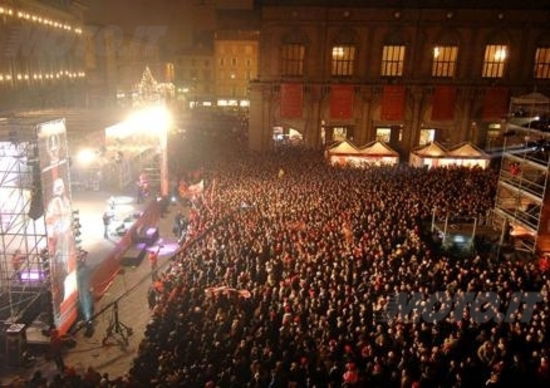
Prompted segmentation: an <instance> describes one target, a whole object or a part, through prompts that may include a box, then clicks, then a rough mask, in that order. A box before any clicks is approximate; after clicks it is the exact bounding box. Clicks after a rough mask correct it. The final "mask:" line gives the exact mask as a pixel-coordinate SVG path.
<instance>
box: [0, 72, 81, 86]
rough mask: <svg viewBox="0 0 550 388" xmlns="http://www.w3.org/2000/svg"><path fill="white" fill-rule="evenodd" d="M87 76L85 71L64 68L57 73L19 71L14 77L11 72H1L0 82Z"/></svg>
mask: <svg viewBox="0 0 550 388" xmlns="http://www.w3.org/2000/svg"><path fill="white" fill-rule="evenodd" d="M85 77H86V73H85V72H84V71H69V70H62V71H58V72H57V73H32V74H30V73H18V74H16V75H15V77H13V76H12V75H11V74H1V73H0V84H2V83H6V82H11V81H12V80H14V81H29V80H31V79H32V80H34V81H42V80H54V79H58V80H62V79H82V78H85Z"/></svg>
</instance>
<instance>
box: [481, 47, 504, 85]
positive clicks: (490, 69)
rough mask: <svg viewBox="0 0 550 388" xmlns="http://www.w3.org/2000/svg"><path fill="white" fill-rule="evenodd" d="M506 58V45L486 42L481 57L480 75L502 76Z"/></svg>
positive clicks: (488, 76) (487, 76) (486, 76)
mask: <svg viewBox="0 0 550 388" xmlns="http://www.w3.org/2000/svg"><path fill="white" fill-rule="evenodd" d="M507 58H508V45H506V44H488V45H486V46H485V55H484V57H483V69H482V76H483V77H484V78H502V77H503V76H504V65H505V64H506V59H507Z"/></svg>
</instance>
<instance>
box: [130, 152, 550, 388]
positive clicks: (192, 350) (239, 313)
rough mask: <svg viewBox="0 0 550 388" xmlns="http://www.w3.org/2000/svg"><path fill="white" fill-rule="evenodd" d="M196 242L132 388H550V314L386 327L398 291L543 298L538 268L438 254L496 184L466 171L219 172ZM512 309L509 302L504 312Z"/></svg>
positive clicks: (161, 301)
mask: <svg viewBox="0 0 550 388" xmlns="http://www.w3.org/2000/svg"><path fill="white" fill-rule="evenodd" d="M207 180H208V181H209V182H210V189H208V188H207V189H206V190H205V193H204V194H203V196H202V197H201V198H199V199H198V200H197V201H196V202H195V207H194V209H193V212H194V213H195V215H194V216H193V217H192V218H191V222H190V225H189V228H190V229H191V233H189V238H194V242H193V243H192V244H190V245H189V247H188V248H187V249H186V250H185V253H184V254H183V255H181V256H179V257H177V258H175V260H174V261H173V262H172V263H171V264H170V265H169V268H167V269H166V270H165V271H164V272H163V273H162V275H160V278H159V279H158V281H157V282H155V285H154V287H153V288H152V291H151V296H152V298H150V306H151V307H152V309H153V312H152V320H151V322H150V324H149V325H148V327H147V330H146V335H145V339H144V341H143V343H142V344H141V346H140V350H139V355H138V357H137V358H136V360H135V363H134V366H133V368H132V369H131V371H130V374H129V377H128V381H129V383H130V384H137V385H142V386H182V387H270V388H276V387H360V386H365V387H403V388H408V387H477V386H492V387H496V386H518V385H519V384H521V383H522V382H523V381H529V384H530V386H546V384H547V383H548V381H549V380H548V378H549V376H548V373H549V369H548V355H549V354H548V353H549V346H548V345H549V341H548V337H547V327H548V324H549V316H550V311H549V309H548V304H547V303H546V302H545V303H540V304H537V305H536V306H535V311H534V314H533V317H532V319H530V320H529V321H528V322H520V320H519V318H520V316H521V309H520V312H518V314H517V318H518V319H517V320H513V322H509V323H505V322H502V321H500V322H499V321H497V320H490V321H488V322H484V323H481V322H477V321H476V320H475V319H472V317H471V315H469V314H468V313H467V312H466V311H464V314H463V316H454V315H453V313H451V314H450V315H449V316H448V317H447V318H445V319H443V320H441V321H438V322H423V321H422V320H410V319H406V317H402V316H399V317H395V318H394V319H384V314H383V311H384V306H386V305H387V304H388V303H389V301H390V299H391V298H392V296H393V295H395V294H396V293H398V292H401V293H402V292H405V293H413V292H419V293H422V294H424V295H429V294H430V293H433V292H436V291H445V292H447V293H453V294H460V293H463V292H465V291H494V292H497V293H498V294H499V296H500V297H501V299H502V300H503V301H506V300H509V299H510V297H511V294H512V292H514V291H518V290H525V291H540V292H542V294H543V297H544V300H545V301H547V292H548V288H549V286H550V284H549V281H548V276H547V274H543V273H540V272H539V270H538V269H537V267H536V266H535V265H534V264H533V263H529V262H527V263H526V262H517V261H501V262H498V263H495V262H493V261H489V260H487V258H484V257H479V256H475V255H473V257H471V258H466V259H464V258H461V259H457V258H451V257H445V256H444V255H441V254H439V253H436V251H435V249H433V247H432V246H431V244H430V242H429V241H427V240H426V239H424V238H423V236H422V225H423V223H424V222H425V221H427V220H429V219H430V218H431V215H432V212H433V209H436V212H437V214H438V215H440V216H443V215H445V214H450V215H453V216H483V215H485V214H486V212H487V211H488V210H489V209H490V208H491V206H492V200H493V198H494V188H495V181H496V176H495V174H494V173H493V172H491V171H484V170H477V169H473V170H468V169H464V168H445V169H432V170H426V169H414V168H410V167H398V168H390V167H375V168H370V169H367V170H354V169H335V168H330V167H328V166H327V165H326V164H325V163H324V162H323V161H322V159H321V158H320V157H317V156H312V155H308V156H304V155H303V153H302V154H301V155H297V154H294V153H292V152H290V153H288V152H287V153H278V154H275V155H271V156H263V157H249V158H246V157H244V158H241V159H240V160H239V161H238V162H237V161H235V162H233V163H229V164H225V165H223V166H222V167H217V168H213V169H211V170H210V171H209V172H207ZM503 305H505V304H503Z"/></svg>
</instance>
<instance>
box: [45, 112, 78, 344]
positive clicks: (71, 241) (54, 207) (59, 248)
mask: <svg viewBox="0 0 550 388" xmlns="http://www.w3.org/2000/svg"><path fill="white" fill-rule="evenodd" d="M38 150H39V158H40V171H41V182H42V196H43V203H44V216H45V218H46V232H47V235H48V251H49V255H50V279H51V287H52V302H53V314H54V321H55V325H56V327H57V328H58V330H59V331H60V333H61V334H64V333H66V332H67V330H68V329H69V328H70V327H71V325H72V324H73V323H74V322H75V320H76V318H77V302H78V288H77V280H76V269H77V268H76V267H77V260H76V258H77V252H76V245H75V238H74V234H73V230H72V205H71V186H70V177H69V160H68V152H67V134H66V129H65V121H64V120H55V121H51V122H47V123H44V124H41V125H40V126H39V130H38Z"/></svg>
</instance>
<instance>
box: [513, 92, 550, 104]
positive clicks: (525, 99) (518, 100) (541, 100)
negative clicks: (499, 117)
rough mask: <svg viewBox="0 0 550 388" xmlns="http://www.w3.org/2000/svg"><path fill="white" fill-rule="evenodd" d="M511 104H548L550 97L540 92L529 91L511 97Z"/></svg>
mask: <svg viewBox="0 0 550 388" xmlns="http://www.w3.org/2000/svg"><path fill="white" fill-rule="evenodd" d="M512 104H521V105H533V104H550V98H548V97H546V96H545V95H544V94H542V93H536V92H535V93H529V94H525V95H523V96H518V97H512Z"/></svg>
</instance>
